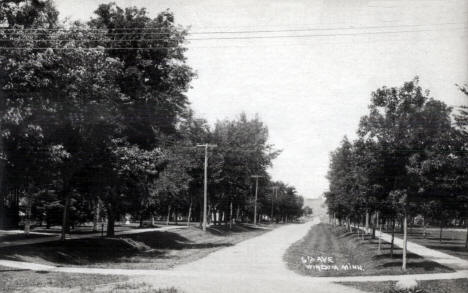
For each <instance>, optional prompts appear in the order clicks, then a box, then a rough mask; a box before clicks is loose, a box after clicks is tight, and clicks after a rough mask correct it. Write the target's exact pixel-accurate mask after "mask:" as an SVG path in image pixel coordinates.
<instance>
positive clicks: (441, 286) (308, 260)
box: [284, 223, 468, 293]
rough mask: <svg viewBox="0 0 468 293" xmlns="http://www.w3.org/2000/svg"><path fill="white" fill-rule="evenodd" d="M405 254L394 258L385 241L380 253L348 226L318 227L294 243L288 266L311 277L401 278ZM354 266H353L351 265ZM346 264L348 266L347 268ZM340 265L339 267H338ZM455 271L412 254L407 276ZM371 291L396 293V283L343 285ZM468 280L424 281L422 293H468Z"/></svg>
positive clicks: (287, 256)
mask: <svg viewBox="0 0 468 293" xmlns="http://www.w3.org/2000/svg"><path fill="white" fill-rule="evenodd" d="M401 252H402V250H401V249H400V248H398V247H395V248H394V256H393V258H392V257H391V256H390V244H389V243H385V242H382V243H381V251H380V253H379V252H378V240H377V239H369V237H366V238H364V239H363V238H362V237H358V235H357V234H355V233H350V232H347V231H346V229H345V228H344V227H336V228H334V227H332V226H331V225H328V224H323V223H321V224H318V225H316V226H314V227H313V228H312V229H311V230H310V231H309V232H308V234H307V235H306V236H305V237H304V238H303V239H301V240H300V241H298V242H296V243H295V244H293V245H292V246H291V247H290V248H289V249H288V250H287V252H286V254H285V256H284V259H285V261H286V263H287V265H288V267H289V268H290V269H291V270H293V271H295V272H297V273H299V274H303V275H309V276H320V277H327V276H362V275H400V274H404V273H403V272H402V271H401ZM349 264H351V266H349ZM343 265H344V266H345V267H343ZM334 266H336V267H334ZM452 271H454V270H452V269H451V268H448V267H446V266H443V265H440V264H438V263H435V262H433V261H429V260H427V259H424V258H422V257H421V256H419V255H416V254H411V253H409V254H408V269H407V271H406V272H405V273H406V274H420V273H443V272H452ZM340 284H345V285H349V286H352V287H355V288H358V289H360V290H363V291H367V292H399V291H394V289H393V285H394V284H395V282H366V283H351V282H347V283H340ZM467 286H468V279H457V280H437V281H423V282H420V283H419V288H420V290H421V291H418V292H420V293H424V292H427V293H439V292H442V293H445V292H447V293H448V292H455V293H458V292H460V293H461V292H466V288H467Z"/></svg>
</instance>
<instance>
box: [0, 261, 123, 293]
mask: <svg viewBox="0 0 468 293" xmlns="http://www.w3.org/2000/svg"><path fill="white" fill-rule="evenodd" d="M126 280H128V277H124V276H107V275H89V274H69V273H55V272H54V273H47V272H33V271H28V270H17V269H10V268H6V267H1V266H0V292H13V291H14V292H37V291H41V290H43V292H51V291H54V292H63V291H65V290H70V289H72V288H75V289H76V288H78V289H79V290H78V292H92V291H94V289H95V288H96V286H99V285H105V284H109V283H115V282H124V281H126Z"/></svg>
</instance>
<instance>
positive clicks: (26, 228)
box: [24, 191, 32, 235]
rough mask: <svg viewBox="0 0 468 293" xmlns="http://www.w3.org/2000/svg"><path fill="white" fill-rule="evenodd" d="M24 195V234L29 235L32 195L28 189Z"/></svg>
mask: <svg viewBox="0 0 468 293" xmlns="http://www.w3.org/2000/svg"><path fill="white" fill-rule="evenodd" d="M27 192H28V194H27V196H26V213H25V215H24V234H26V235H29V232H31V207H32V196H31V193H30V192H29V191H27Z"/></svg>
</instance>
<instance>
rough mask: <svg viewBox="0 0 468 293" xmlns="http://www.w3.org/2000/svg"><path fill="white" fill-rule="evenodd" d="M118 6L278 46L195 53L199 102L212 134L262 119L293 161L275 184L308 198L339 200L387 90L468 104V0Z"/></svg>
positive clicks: (127, 2)
mask: <svg viewBox="0 0 468 293" xmlns="http://www.w3.org/2000/svg"><path fill="white" fill-rule="evenodd" d="M55 2H56V6H57V8H58V10H59V12H60V14H61V18H62V19H64V18H65V17H70V18H71V19H80V20H87V19H89V17H91V16H92V13H93V11H94V10H95V9H96V7H97V6H98V4H99V3H107V2H109V1H99V0H55ZM114 2H116V3H117V4H118V5H119V6H121V7H127V6H138V7H146V8H147V11H148V13H149V14H150V16H156V15H157V14H158V12H160V11H162V10H165V9H168V8H169V9H170V10H171V11H173V12H174V14H175V17H176V22H177V23H178V24H180V25H182V26H184V27H189V26H190V32H192V33H196V32H207V31H210V32H214V31H215V32H233V31H234V32H239V31H262V32H261V33H255V34H254V33H235V34H225V33H221V34H215V35H213V34H212V35H210V36H214V37H218V38H219V37H226V36H234V37H239V36H269V37H268V38H253V39H218V40H213V39H208V40H206V38H205V39H204V40H192V41H190V42H189V43H188V44H187V47H188V49H189V50H188V51H187V57H188V64H189V65H190V66H191V67H193V68H194V69H195V70H196V72H197V74H198V77H197V79H195V80H194V81H193V82H192V88H191V89H190V90H189V92H188V97H189V100H190V102H191V105H192V108H193V109H194V110H195V112H196V115H197V116H199V117H202V118H206V119H207V120H208V121H209V122H210V123H211V124H214V123H215V122H216V121H217V120H221V119H225V118H228V119H233V118H236V117H238V115H239V113H241V112H243V111H244V112H246V113H247V114H248V115H250V116H253V115H255V114H256V113H258V114H259V116H260V118H261V119H262V120H263V121H264V122H265V123H266V124H267V125H268V128H269V134H270V142H271V143H272V144H274V145H275V147H276V148H278V149H281V150H282V153H281V155H280V156H279V157H278V158H277V159H276V160H275V161H274V165H273V167H272V168H271V170H270V173H271V175H272V177H273V179H275V180H282V181H284V182H287V183H289V184H291V185H294V186H295V187H296V188H297V190H298V192H299V193H300V194H301V195H303V196H304V197H306V198H316V197H319V196H321V195H322V194H323V192H324V191H326V190H327V189H328V181H327V179H326V173H327V170H328V164H329V154H330V152H331V151H333V150H334V149H335V148H336V147H337V146H338V144H339V142H340V141H341V140H342V139H343V137H344V136H345V135H346V136H348V138H350V139H353V138H356V134H355V132H356V129H357V127H358V123H359V119H360V117H361V116H363V115H365V114H366V113H367V112H368V104H369V101H370V95H371V92H372V91H374V90H376V89H377V88H379V87H382V86H384V85H385V86H400V85H402V84H403V82H404V81H408V80H411V79H412V78H413V77H415V76H416V75H417V76H419V78H420V84H421V85H422V87H423V88H425V89H429V90H430V92H431V95H432V96H433V97H435V98H437V99H440V100H442V101H444V102H445V103H447V104H448V105H451V106H459V105H466V104H468V101H467V99H466V97H465V96H463V94H461V93H460V91H459V90H458V89H457V87H456V86H455V84H464V83H468V54H467V52H468V50H467V49H468V42H467V39H466V36H467V27H468V1H465V0H378V1H377V0H374V1H368V0H197V1H194V0H158V1H154V0H133V1H132V0H120V1H119V0H114ZM306 30H307V31H306ZM265 31H268V32H265ZM272 31H273V32H272ZM389 31H393V32H390V33H389ZM394 31H397V32H394ZM285 35H287V36H291V35H294V37H281V36H285ZM202 36H203V35H192V36H189V38H200V37H202ZM272 36H275V37H274V38H272Z"/></svg>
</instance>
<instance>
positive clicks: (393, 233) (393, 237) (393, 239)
mask: <svg viewBox="0 0 468 293" xmlns="http://www.w3.org/2000/svg"><path fill="white" fill-rule="evenodd" d="M394 242H395V218H393V219H392V241H391V242H390V257H393V245H394Z"/></svg>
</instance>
